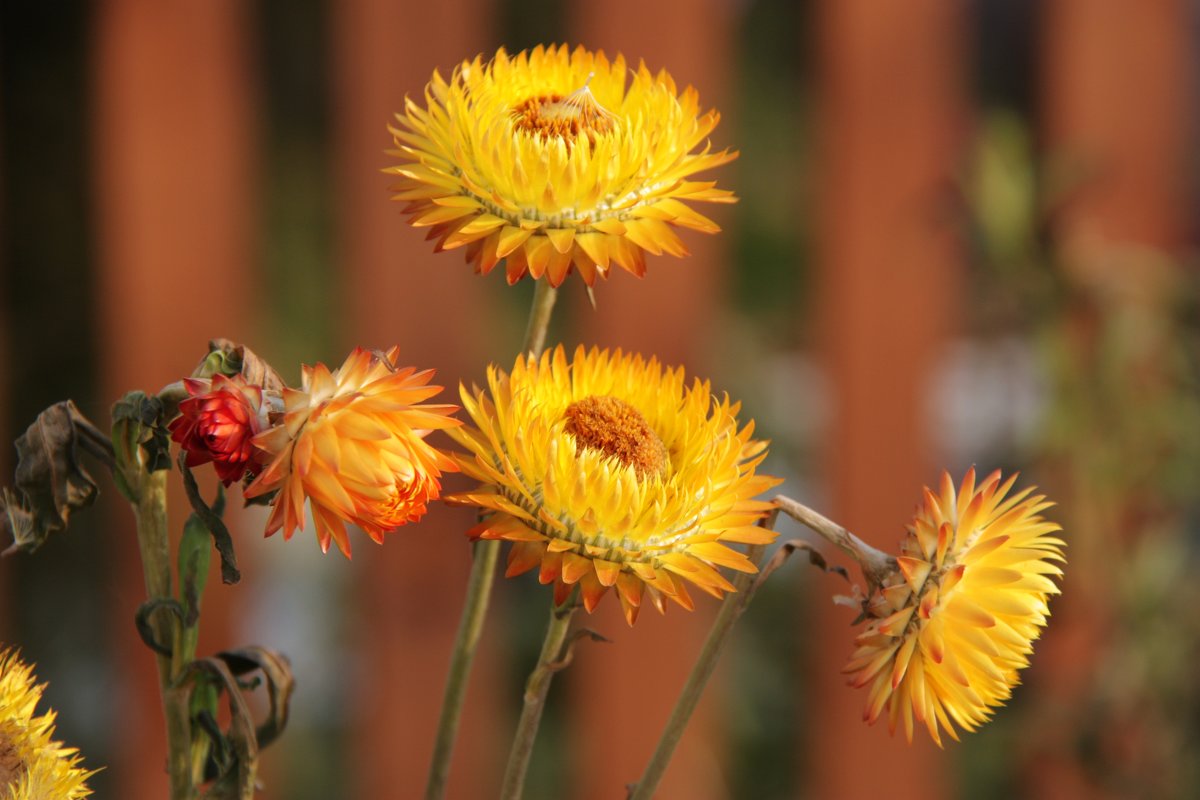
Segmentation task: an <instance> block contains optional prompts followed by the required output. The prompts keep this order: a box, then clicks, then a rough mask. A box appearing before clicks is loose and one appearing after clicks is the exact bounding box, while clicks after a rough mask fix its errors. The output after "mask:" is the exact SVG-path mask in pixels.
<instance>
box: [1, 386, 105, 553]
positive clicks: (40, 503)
mask: <svg viewBox="0 0 1200 800" xmlns="http://www.w3.org/2000/svg"><path fill="white" fill-rule="evenodd" d="M14 444H15V445H16V448H17V469H16V474H15V475H14V478H13V487H14V489H15V491H13V490H12V489H7V488H6V489H4V490H3V492H0V529H3V530H5V531H7V532H8V534H9V535H10V536H12V539H13V543H12V545H11V546H10V547H9V548H8V549H7V550H5V551H4V553H3V554H4V555H8V554H10V553H13V552H16V551H18V550H24V551H25V552H27V553H32V552H33V551H34V550H37V549H38V548H39V547H41V546H42V544H43V543H44V542H45V541H46V538H47V537H48V536H49V535H50V534H51V533H53V532H55V531H61V530H63V529H65V528H66V527H67V521H68V520H69V519H70V516H71V512H72V511H75V510H76V509H80V508H86V507H87V506H89V505H91V504H92V501H94V500H95V499H96V491H97V488H96V482H95V481H94V480H92V476H91V475H89V474H88V472H87V470H86V469H84V468H83V465H82V464H81V463H80V454H81V453H88V454H89V455H91V456H93V457H95V458H97V459H99V460H100V461H101V462H102V463H103V464H104V465H105V466H107V467H109V468H110V469H111V468H112V467H113V451H112V445H111V443H110V442H109V440H108V437H107V436H105V435H104V434H103V433H101V432H100V431H99V430H98V429H97V428H96V426H95V425H93V424H92V423H91V422H90V421H89V420H88V419H87V417H85V416H84V415H83V414H82V413H81V412H80V411H79V409H78V408H76V407H75V404H74V403H73V402H71V401H70V400H64V401H62V402H61V403H55V404H54V405H52V406H50V407H49V408H47V409H46V410H45V411H43V412H42V413H41V414H38V417H37V419H35V420H34V421H33V424H32V425H30V426H29V428H28V429H27V430H26V431H25V433H23V434H22V435H21V436H20V438H18V439H17V440H16V442H15V443H14Z"/></svg>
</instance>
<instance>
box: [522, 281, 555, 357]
mask: <svg viewBox="0 0 1200 800" xmlns="http://www.w3.org/2000/svg"><path fill="white" fill-rule="evenodd" d="M557 299H558V289H555V288H554V287H553V286H551V285H550V282H549V281H546V280H540V281H537V283H536V284H535V285H534V290H533V305H532V306H531V307H530V309H529V323H528V324H527V325H526V326H525V343H524V344H523V345H522V346H521V351H522V352H524V353H528V354H529V355H531V356H534V357H535V358H536V357H537V356H540V355H541V354H542V351H543V350H544V349H546V331H548V330H549V329H550V314H551V313H552V312H553V311H554V301H555V300H557Z"/></svg>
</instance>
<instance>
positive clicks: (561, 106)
mask: <svg viewBox="0 0 1200 800" xmlns="http://www.w3.org/2000/svg"><path fill="white" fill-rule="evenodd" d="M588 80H591V78H588ZM512 114H513V119H514V120H515V123H514V124H515V125H516V128H517V130H522V131H525V132H527V133H531V134H536V135H539V136H541V137H542V138H543V139H549V138H550V137H551V136H558V137H561V138H562V139H564V140H566V141H567V142H568V143H569V142H572V141H574V140H575V138H576V137H578V136H579V134H581V133H585V134H587V136H588V138H589V139H592V138H593V137H594V136H595V135H596V134H600V133H608V132H609V131H611V130H612V129H613V123H614V122H615V120H616V117H614V116H613V115H612V114H611V113H610V112H609V111H608V110H607V109H605V108H604V106H602V105H600V104H599V103H598V102H596V97H595V95H593V94H592V90H591V89H589V88H588V87H587V84H586V83H585V84H584V85H583V86H582V87H581V88H580V89H578V90H577V91H574V92H571V93H570V94H569V95H566V96H565V97H564V96H563V95H561V94H543V95H539V96H537V97H530V98H529V99H528V100H524V101H522V102H521V103H519V104H518V105H516V106H514V107H513V110H512Z"/></svg>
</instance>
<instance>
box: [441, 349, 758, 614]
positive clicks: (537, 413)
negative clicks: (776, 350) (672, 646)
mask: <svg viewBox="0 0 1200 800" xmlns="http://www.w3.org/2000/svg"><path fill="white" fill-rule="evenodd" d="M462 400H463V407H464V409H465V410H466V411H467V413H468V414H469V415H470V417H471V419H472V420H473V421H474V423H475V426H476V427H469V426H464V427H463V428H458V429H455V430H453V431H450V435H451V436H452V437H453V438H454V439H456V440H457V441H458V442H459V443H460V444H461V445H463V446H464V447H466V448H467V450H468V451H469V453H466V454H458V455H456V456H455V460H456V461H457V463H458V466H459V468H460V469H461V470H462V472H463V473H464V474H465V475H468V476H470V477H472V478H475V479H476V480H478V481H479V482H480V486H479V488H477V489H476V490H475V491H473V492H467V493H463V494H457V495H448V496H447V497H446V500H447V502H451V503H458V504H463V505H474V506H478V507H479V508H481V509H483V511H484V512H485V517H484V519H483V521H482V522H481V523H480V524H479V525H477V526H476V527H475V528H473V529H472V530H471V531H470V532H469V534H470V536H471V537H473V538H477V539H479V538H482V539H507V540H509V541H511V542H512V543H513V545H512V549H511V550H510V552H509V556H508V571H507V574H508V575H509V576H513V575H518V574H520V573H522V572H526V571H528V570H531V569H535V568H537V569H538V578H539V580H540V581H541V582H542V583H554V584H555V596H556V598H557V599H558V601H559V602H562V601H563V600H565V599H566V598H567V596H569V595H570V593H571V589H572V588H573V587H574V586H575V585H576V584H578V585H579V587H580V594H581V597H582V599H583V603H584V606H585V607H586V608H587V610H588V611H591V610H593V609H594V608H595V607H596V605H597V604H598V603H599V602H600V599H601V598H602V597H603V596H604V594H605V593H606V592H607V591H608V590H609V589H610V588H615V589H616V593H617V596H618V597H619V598H620V601H621V606H622V609H623V610H624V612H625V618H626V621H628V623H629V624H630V625H632V624H633V623H634V621H635V620H636V619H637V616H638V611H639V609H640V608H641V607H642V605H643V600H644V599H646V598H648V599H649V602H650V603H651V604H652V605H654V607H655V608H657V609H658V610H659V611H660V612H661V611H663V610H664V608H665V600H666V599H668V598H669V599H671V600H672V601H674V602H676V603H678V604H679V605H680V606H682V607H684V608H687V609H691V608H692V605H693V604H692V599H691V597H690V595H689V594H688V591H687V586H688V584H690V585H692V586H694V587H696V588H699V589H700V590H702V591H704V592H707V593H709V594H712V595H714V596H716V597H721V596H722V595H723V593H724V592H729V591H733V588H734V587H733V584H732V583H730V582H729V580H727V579H726V577H725V576H724V575H723V574H722V573H721V571H720V569H719V568H720V567H727V568H729V569H733V570H738V571H742V572H754V571H755V566H754V564H753V563H751V562H750V560H749V559H747V558H746V556H745V555H744V554H743V553H741V552H740V551H738V550H736V549H734V548H731V547H729V545H731V544H754V543H759V544H765V543H769V542H771V541H773V540H774V538H775V533H774V532H773V531H770V530H767V529H764V528H762V527H759V526H758V525H757V524H756V523H758V521H759V520H760V519H762V518H763V517H764V516H765V515H766V514H767V512H768V511H769V510H770V509H771V508H772V505H771V503H769V502H767V501H762V500H756V499H754V498H755V497H757V496H758V495H759V494H761V493H762V492H764V491H766V490H767V489H769V488H771V487H772V486H775V485H777V484H778V483H779V481H778V480H777V479H775V478H773V477H771V476H769V475H760V474H756V472H755V470H756V469H757V467H758V465H759V464H760V463H761V462H762V461H763V459H764V458H766V453H767V444H766V442H762V441H758V440H755V439H754V438H753V432H754V426H753V423H750V424H747V425H746V426H744V427H739V424H738V421H737V412H738V405H737V404H736V403H731V402H730V400H729V398H728V397H724V398H717V397H714V396H713V394H712V392H711V389H710V388H709V385H708V384H707V383H701V382H700V381H695V382H693V383H692V385H691V386H690V387H689V386H686V385H685V383H684V375H683V370H681V369H666V370H664V369H663V368H662V367H661V366H660V365H659V364H658V362H657V361H655V360H653V359H651V360H650V361H645V360H643V359H642V357H641V356H635V355H627V354H623V353H622V352H621V351H619V350H618V351H616V352H615V353H611V352H609V351H607V350H597V349H592V350H590V351H585V350H584V349H583V348H582V347H581V348H579V349H578V350H576V351H575V356H574V359H573V360H572V361H570V362H568V361H567V357H566V354H565V352H564V351H563V349H562V347H558V348H556V349H555V350H553V351H552V352H547V353H545V354H543V355H542V356H541V358H533V357H525V356H522V357H520V358H518V359H517V361H516V364H515V365H514V366H513V370H512V373H511V374H506V373H504V372H502V371H500V370H498V369H496V368H495V367H491V368H489V369H488V380H487V389H486V390H483V389H476V390H474V391H473V392H468V391H467V390H466V389H465V388H464V389H463V390H462Z"/></svg>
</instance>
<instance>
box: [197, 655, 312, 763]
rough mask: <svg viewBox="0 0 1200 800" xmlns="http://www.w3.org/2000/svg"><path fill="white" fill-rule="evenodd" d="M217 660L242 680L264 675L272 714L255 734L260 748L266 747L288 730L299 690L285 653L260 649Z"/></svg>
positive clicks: (223, 656) (269, 713) (270, 713)
mask: <svg viewBox="0 0 1200 800" xmlns="http://www.w3.org/2000/svg"><path fill="white" fill-rule="evenodd" d="M216 657H217V658H220V659H222V660H223V661H224V662H225V663H226V664H228V665H229V671H230V672H232V673H233V674H234V675H235V676H237V677H239V678H240V677H242V676H244V675H250V674H253V673H255V672H259V673H261V675H262V678H263V680H264V681H265V682H266V687H267V701H268V703H269V704H270V710H269V712H268V714H267V718H266V719H265V720H264V721H263V722H262V723H261V724H260V725H259V726H258V727H257V728H256V733H257V736H258V746H259V747H260V748H262V747H266V746H267V745H268V744H270V743H271V742H273V741H274V740H275V739H277V738H278V737H279V735H280V734H281V733H283V729H284V728H285V727H287V720H288V709H289V707H290V704H291V698H292V692H293V691H294V690H295V688H296V685H295V679H294V678H293V677H292V665H291V664H290V663H289V662H288V660H287V657H286V656H284V655H283V654H282V653H279V652H277V651H275V650H271V649H269V648H266V647H260V646H258V645H250V646H248V647H240V648H238V649H236V650H225V651H222V652H220V653H217V656H216Z"/></svg>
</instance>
